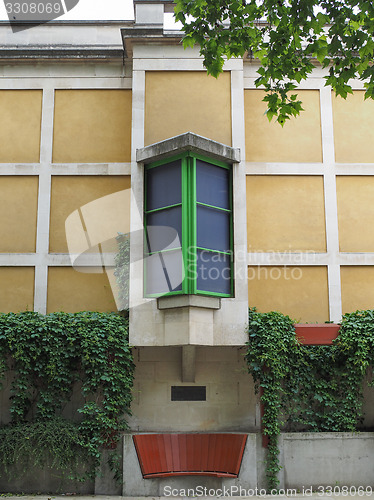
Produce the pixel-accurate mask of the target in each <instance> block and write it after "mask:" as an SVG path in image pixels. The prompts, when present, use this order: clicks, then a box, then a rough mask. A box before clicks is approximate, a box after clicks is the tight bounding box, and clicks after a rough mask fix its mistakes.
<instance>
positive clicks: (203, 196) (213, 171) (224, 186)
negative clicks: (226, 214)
mask: <svg viewBox="0 0 374 500" xmlns="http://www.w3.org/2000/svg"><path fill="white" fill-rule="evenodd" d="M196 199H197V201H198V202H200V203H206V204H207V205H214V206H215V207H220V208H227V209H229V208H230V171H229V170H227V169H226V168H222V167H217V166H216V165H211V164H210V163H206V162H205V161H200V160H196Z"/></svg>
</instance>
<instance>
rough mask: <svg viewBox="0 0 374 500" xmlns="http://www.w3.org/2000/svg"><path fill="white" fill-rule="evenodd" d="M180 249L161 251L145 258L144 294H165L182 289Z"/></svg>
mask: <svg viewBox="0 0 374 500" xmlns="http://www.w3.org/2000/svg"><path fill="white" fill-rule="evenodd" d="M182 281H183V260H182V251H181V250H176V251H172V252H161V253H156V254H153V255H149V256H148V257H146V258H145V282H146V284H145V288H146V294H147V295H151V294H161V295H162V294H165V293H169V292H173V291H179V290H182Z"/></svg>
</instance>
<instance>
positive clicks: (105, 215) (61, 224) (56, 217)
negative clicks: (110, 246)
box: [49, 175, 131, 253]
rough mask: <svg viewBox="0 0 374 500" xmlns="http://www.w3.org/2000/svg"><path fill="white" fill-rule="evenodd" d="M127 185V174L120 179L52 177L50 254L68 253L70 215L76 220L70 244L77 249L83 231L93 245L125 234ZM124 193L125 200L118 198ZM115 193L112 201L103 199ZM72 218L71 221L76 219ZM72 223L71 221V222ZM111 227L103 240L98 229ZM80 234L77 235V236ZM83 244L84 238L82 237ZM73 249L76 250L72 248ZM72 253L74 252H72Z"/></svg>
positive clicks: (128, 184)
mask: <svg viewBox="0 0 374 500" xmlns="http://www.w3.org/2000/svg"><path fill="white" fill-rule="evenodd" d="M130 186H131V179H130V176H129V175H123V176H53V177H52V197H51V231H50V241H49V248H50V252H67V251H68V245H67V241H66V226H65V223H66V220H67V219H68V217H69V216H71V214H73V212H75V211H77V210H78V209H80V213H79V212H76V213H75V216H76V219H77V226H76V227H77V228H76V230H75V229H74V227H73V229H72V231H73V232H75V234H71V235H70V241H71V238H73V240H74V241H73V245H77V246H78V247H79V240H81V239H82V238H81V237H80V235H81V233H82V235H83V236H84V234H83V230H86V231H88V232H89V236H90V237H91V239H92V238H94V239H95V242H94V244H95V245H96V244H97V243H100V242H101V241H106V240H108V239H109V237H115V236H116V235H117V233H118V232H122V233H127V232H128V228H129V221H130V194H129V193H130ZM121 191H125V193H124V194H125V196H124V198H119V197H118V196H117V193H118V192H121ZM113 193H116V195H115V196H114V198H113V199H111V198H105V199H102V198H104V197H108V196H109V195H112V194H113ZM75 216H74V215H73V216H72V217H73V218H74V217H75ZM73 222H74V221H73ZM108 227H109V228H110V227H112V228H113V230H112V232H111V234H107V232H106V231H104V232H103V235H102V238H100V234H96V233H97V232H99V230H98V228H104V229H105V230H106V229H107V228H108ZM78 233H79V234H78ZM84 241H86V238H85V236H84ZM75 250H76V249H75ZM74 253H75V252H74Z"/></svg>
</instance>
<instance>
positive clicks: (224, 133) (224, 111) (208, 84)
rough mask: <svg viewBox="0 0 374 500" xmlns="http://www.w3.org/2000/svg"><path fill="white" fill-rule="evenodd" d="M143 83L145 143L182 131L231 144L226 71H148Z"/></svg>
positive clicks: (229, 99) (229, 98)
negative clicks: (213, 72)
mask: <svg viewBox="0 0 374 500" xmlns="http://www.w3.org/2000/svg"><path fill="white" fill-rule="evenodd" d="M145 82H146V83H145V145H148V144H153V143H155V142H158V141H162V140H164V139H168V138H169V137H173V136H175V135H179V134H183V133H184V132H194V133H195V134H199V135H202V136H204V137H208V138H209V139H213V140H215V141H218V142H222V143H224V144H228V145H231V95H230V89H231V83H230V73H229V72H224V73H223V74H221V75H220V76H219V77H218V78H217V79H215V78H213V77H212V76H208V75H207V74H206V73H205V72H202V71H200V72H197V71H188V72H186V71H149V72H147V73H146V80H145Z"/></svg>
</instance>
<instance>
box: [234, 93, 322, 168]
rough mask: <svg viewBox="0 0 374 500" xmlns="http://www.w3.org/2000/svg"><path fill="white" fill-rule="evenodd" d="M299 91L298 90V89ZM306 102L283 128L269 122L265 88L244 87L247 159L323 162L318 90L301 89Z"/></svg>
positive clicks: (300, 96)
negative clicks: (249, 88)
mask: <svg viewBox="0 0 374 500" xmlns="http://www.w3.org/2000/svg"><path fill="white" fill-rule="evenodd" d="M295 92H296V91H295ZM297 94H298V96H299V99H300V100H301V101H302V102H303V108H304V110H305V111H302V112H301V114H300V116H298V117H297V118H293V119H291V120H288V121H287V123H286V124H285V125H284V127H283V128H282V127H281V126H280V125H279V124H278V123H275V122H274V120H273V121H272V122H271V123H269V121H268V119H267V117H266V115H265V114H264V113H265V111H266V109H267V108H266V103H264V102H262V99H263V98H264V96H265V92H264V91H262V90H245V91H244V110H245V148H246V159H247V161H258V162H302V163H305V162H321V161H322V142H321V118H320V103H319V91H318V90H298V91H297Z"/></svg>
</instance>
